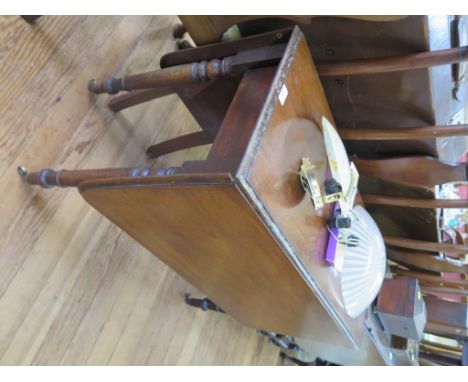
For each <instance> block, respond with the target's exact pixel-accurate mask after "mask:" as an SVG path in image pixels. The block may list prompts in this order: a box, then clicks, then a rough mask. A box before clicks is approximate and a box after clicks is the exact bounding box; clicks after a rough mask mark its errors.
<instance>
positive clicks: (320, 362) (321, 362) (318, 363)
mask: <svg viewBox="0 0 468 382" xmlns="http://www.w3.org/2000/svg"><path fill="white" fill-rule="evenodd" d="M280 357H281V358H282V359H283V360H285V359H286V360H288V361H291V362H294V363H295V364H296V365H298V366H341V365H338V364H336V363H332V362H329V361H326V360H324V359H321V358H319V357H317V358H315V359H314V360H313V361H302V360H300V359H299V358H296V357H292V356H290V355H288V354H286V353H285V352H281V353H280Z"/></svg>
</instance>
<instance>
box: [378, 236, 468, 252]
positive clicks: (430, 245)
mask: <svg viewBox="0 0 468 382" xmlns="http://www.w3.org/2000/svg"><path fill="white" fill-rule="evenodd" d="M384 241H385V244H386V245H391V246H395V247H400V248H408V249H415V250H418V251H429V252H449V253H458V254H460V255H465V254H467V253H468V245H460V244H446V243H435V242H430V241H423V240H415V239H407V238H403V237H391V236H385V237H384Z"/></svg>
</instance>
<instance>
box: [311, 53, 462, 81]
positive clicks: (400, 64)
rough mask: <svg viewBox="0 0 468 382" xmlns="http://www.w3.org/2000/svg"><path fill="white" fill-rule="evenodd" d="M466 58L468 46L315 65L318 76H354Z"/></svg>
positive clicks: (458, 60) (424, 66)
mask: <svg viewBox="0 0 468 382" xmlns="http://www.w3.org/2000/svg"><path fill="white" fill-rule="evenodd" d="M466 60H468V46H463V47H458V48H450V49H443V50H438V51H432V52H422V53H415V54H408V55H403V56H397V57H380V58H370V59H362V60H350V61H342V62H337V63H332V64H321V65H317V71H318V73H319V75H320V76H355V75H362V74H375V73H389V72H397V71H403V70H414V69H421V68H427V67H430V66H438V65H445V64H453V63H455V62H461V61H466Z"/></svg>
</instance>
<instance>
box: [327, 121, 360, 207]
mask: <svg viewBox="0 0 468 382" xmlns="http://www.w3.org/2000/svg"><path fill="white" fill-rule="evenodd" d="M322 130H323V137H324V141H325V148H326V150H327V156H328V163H329V165H330V171H331V175H332V177H333V178H334V179H335V180H336V181H337V182H338V183H339V184H340V185H341V188H342V191H343V194H344V199H345V200H344V201H338V202H339V204H340V208H341V211H342V213H343V215H345V216H348V211H349V210H350V209H351V208H352V207H353V204H354V198H355V197H356V190H357V182H358V179H359V174H358V172H357V170H356V167H355V166H354V163H352V162H351V163H350V162H349V159H348V154H347V153H346V149H345V147H344V144H343V141H342V140H341V138H340V136H339V135H338V132H337V131H336V129H335V127H334V126H333V125H332V124H331V123H330V121H329V120H328V119H327V118H326V117H322Z"/></svg>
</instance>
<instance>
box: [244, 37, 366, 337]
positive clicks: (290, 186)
mask: <svg viewBox="0 0 468 382" xmlns="http://www.w3.org/2000/svg"><path fill="white" fill-rule="evenodd" d="M305 84H307V86H304V85H305ZM322 116H326V117H327V119H328V120H330V121H332V122H333V116H332V114H331V111H330V108H329V106H328V103H327V100H326V98H325V95H324V92H323V88H322V85H321V83H320V80H319V77H318V75H317V72H316V70H315V66H314V63H313V60H312V57H311V55H310V52H309V49H308V46H307V43H306V41H305V38H304V36H303V34H302V32H301V31H300V30H299V29H298V28H296V29H295V30H294V32H293V34H292V36H291V39H290V42H289V44H288V47H287V49H286V52H285V55H284V57H283V59H282V61H281V63H280V65H279V67H278V70H277V73H276V76H275V78H274V80H273V83H272V85H271V87H270V93H269V94H268V96H267V99H266V102H265V104H264V106H263V109H262V111H261V114H260V116H259V118H258V120H257V124H256V127H255V129H254V131H253V134H252V137H251V139H250V141H249V144H248V147H247V150H246V152H245V154H244V157H243V160H242V162H241V164H240V167H239V170H238V173H237V175H236V178H237V179H238V181H239V183H240V185H241V187H242V189H243V191H244V192H245V194H246V195H247V197H248V198H249V199H250V201H251V203H252V204H254V206H255V208H256V209H257V210H258V212H259V214H260V215H261V216H262V218H263V220H264V222H265V224H266V225H267V226H268V227H269V229H270V231H271V232H272V233H273V234H274V236H275V237H276V239H277V241H278V243H279V244H280V245H281V247H282V248H283V250H284V252H285V253H286V254H287V256H288V257H289V259H290V261H291V262H292V263H293V264H294V266H295V267H296V269H297V270H298V271H299V273H300V274H301V276H302V277H303V278H304V280H305V281H306V283H307V284H308V286H309V287H310V288H311V289H312V290H313V292H314V293H315V295H316V296H317V298H318V299H319V300H320V302H321V303H322V305H323V306H324V307H325V309H326V310H327V311H328V313H329V314H330V316H331V318H332V319H333V320H334V321H335V323H336V324H337V325H338V326H339V327H340V329H341V330H342V332H343V333H344V334H345V335H346V337H347V338H348V339H349V340H350V341H351V342H352V343H353V344H355V345H356V346H358V344H359V343H360V338H361V336H362V331H363V327H364V325H363V322H364V314H361V315H360V316H358V317H357V318H355V319H352V318H350V317H349V316H348V315H347V314H346V312H345V310H344V307H343V304H342V301H341V287H340V279H339V274H338V272H337V271H336V270H335V269H334V268H333V267H331V266H329V265H328V264H327V263H326V262H325V260H324V258H325V250H326V245H327V240H328V231H327V228H326V221H327V218H328V217H329V214H330V207H329V206H326V207H324V208H323V209H322V210H318V211H317V210H315V209H314V208H313V205H312V202H311V200H310V198H309V196H308V195H306V194H305V193H304V191H303V189H302V187H301V185H300V182H299V178H298V170H299V167H300V163H301V159H302V157H304V156H307V157H309V158H310V160H311V162H312V164H313V165H314V166H315V167H316V169H317V176H318V181H319V183H321V182H323V181H324V180H325V178H326V171H327V166H328V162H327V156H326V151H325V147H324V142H323V136H322V133H321V120H322Z"/></svg>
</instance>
